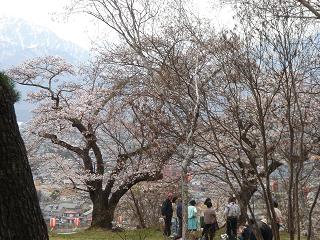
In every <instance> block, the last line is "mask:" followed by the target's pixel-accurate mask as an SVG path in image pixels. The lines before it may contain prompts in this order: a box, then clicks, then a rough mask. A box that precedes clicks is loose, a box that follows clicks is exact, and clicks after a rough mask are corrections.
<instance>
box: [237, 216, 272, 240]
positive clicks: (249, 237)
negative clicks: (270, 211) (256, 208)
mask: <svg viewBox="0 0 320 240" xmlns="http://www.w3.org/2000/svg"><path fill="white" fill-rule="evenodd" d="M257 225H258V228H259V230H260V233H261V236H262V239H263V240H272V238H273V234H272V229H271V228H270V226H269V225H268V224H266V223H265V222H264V221H263V220H260V221H258V222H257ZM257 234H258V230H257V228H256V225H255V224H254V220H253V219H250V220H249V225H248V226H247V227H246V228H245V229H244V230H243V232H242V234H241V237H240V239H241V240H256V239H257V238H256V235H257Z"/></svg>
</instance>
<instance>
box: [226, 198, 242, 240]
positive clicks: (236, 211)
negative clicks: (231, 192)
mask: <svg viewBox="0 0 320 240" xmlns="http://www.w3.org/2000/svg"><path fill="white" fill-rule="evenodd" d="M224 214H225V217H226V219H227V224H226V227H227V231H226V233H227V235H228V239H229V240H235V239H237V227H238V218H239V216H240V207H239V205H238V204H237V203H236V198H235V197H230V198H229V203H228V205H227V206H226V207H225V210H224Z"/></svg>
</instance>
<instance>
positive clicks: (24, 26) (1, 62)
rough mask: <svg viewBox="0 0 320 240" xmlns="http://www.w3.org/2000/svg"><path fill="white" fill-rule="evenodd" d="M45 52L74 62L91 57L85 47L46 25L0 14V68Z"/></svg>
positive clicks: (43, 54)
mask: <svg viewBox="0 0 320 240" xmlns="http://www.w3.org/2000/svg"><path fill="white" fill-rule="evenodd" d="M45 55H57V56H61V57H64V58H65V59H67V60H68V61H70V62H72V63H77V62H78V61H82V60H86V59H87V58H88V52H87V51H86V50H85V49H83V48H81V47H79V46H77V45H76V44H74V43H71V42H69V41H65V40H63V39H61V38H59V37H58V36H57V35H56V34H55V33H53V32H52V31H50V30H48V29H47V28H45V27H41V26H37V25H34V24H31V23H29V22H27V21H25V20H22V19H16V18H0V69H4V68H7V67H10V66H12V65H16V64H19V63H21V62H22V61H24V60H26V59H29V58H33V57H39V56H45Z"/></svg>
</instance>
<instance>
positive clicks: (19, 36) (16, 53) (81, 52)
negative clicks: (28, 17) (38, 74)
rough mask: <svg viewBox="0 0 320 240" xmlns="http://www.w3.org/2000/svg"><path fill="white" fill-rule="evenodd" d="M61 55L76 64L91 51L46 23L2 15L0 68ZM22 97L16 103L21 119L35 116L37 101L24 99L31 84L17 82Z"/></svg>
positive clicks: (0, 24)
mask: <svg viewBox="0 0 320 240" xmlns="http://www.w3.org/2000/svg"><path fill="white" fill-rule="evenodd" d="M48 55H53V56H60V57H63V58H65V59H66V60H67V61H69V62H70V63H73V64H77V63H80V62H84V61H86V60H88V58H89V52H88V51H87V50H85V49H83V48H81V47H79V46H77V45H76V44H74V43H71V42H69V41H66V40H63V39H61V38H59V37H58V36H57V35H56V34H55V33H53V32H52V31H50V30H49V29H47V28H45V27H41V26H38V25H34V24H31V23H29V22H27V21H25V20H22V19H16V18H0V71H5V70H6V69H7V68H10V67H12V66H15V65H18V64H20V63H22V62H23V61H25V60H27V59H30V58H34V57H43V56H48ZM17 89H18V91H19V92H20V93H21V100H20V101H19V102H18V103H16V104H15V108H16V113H17V118H18V121H21V122H26V121H28V120H30V118H31V110H32V108H33V105H31V104H29V103H27V102H25V101H23V99H24V98H25V96H26V92H28V91H30V89H28V88H27V87H22V86H17Z"/></svg>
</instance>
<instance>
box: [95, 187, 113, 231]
mask: <svg viewBox="0 0 320 240" xmlns="http://www.w3.org/2000/svg"><path fill="white" fill-rule="evenodd" d="M91 200H92V203H93V211H92V222H91V227H92V228H103V229H107V230H111V229H112V221H113V218H114V211H115V209H116V206H117V204H113V205H110V204H108V199H106V197H105V194H104V192H103V191H95V197H94V198H91Z"/></svg>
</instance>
